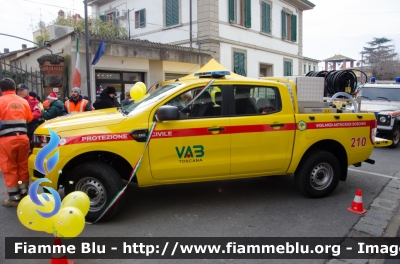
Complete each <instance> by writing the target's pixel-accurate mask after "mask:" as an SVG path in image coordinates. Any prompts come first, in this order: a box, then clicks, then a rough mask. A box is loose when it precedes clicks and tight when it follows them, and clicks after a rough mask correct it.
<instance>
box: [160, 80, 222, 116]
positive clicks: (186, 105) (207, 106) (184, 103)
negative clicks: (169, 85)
mask: <svg viewBox="0 0 400 264" xmlns="http://www.w3.org/2000/svg"><path fill="white" fill-rule="evenodd" d="M202 89H203V88H202V87H201V88H196V89H193V90H190V91H187V92H184V93H182V94H180V95H178V96H176V97H175V98H174V99H172V100H171V101H169V102H168V103H166V105H172V106H176V107H177V108H178V110H179V115H180V119H189V118H202V117H218V116H221V115H222V105H223V102H222V89H221V87H218V86H211V87H209V88H207V89H206V90H205V91H203V92H201V90H202ZM200 92H201V94H199V93H200Z"/></svg>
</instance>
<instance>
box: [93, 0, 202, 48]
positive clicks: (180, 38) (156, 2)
mask: <svg viewBox="0 0 400 264" xmlns="http://www.w3.org/2000/svg"><path fill="white" fill-rule="evenodd" d="M110 6H111V8H110ZM155 7H157V8H155ZM92 9H93V12H94V13H96V15H97V16H98V15H99V14H100V13H103V12H107V10H114V9H119V10H123V9H125V10H128V9H129V10H130V11H129V20H128V17H126V18H125V19H124V20H119V23H120V24H121V25H123V26H125V27H126V29H127V31H128V32H129V29H130V36H131V38H132V39H133V38H140V39H143V40H148V41H151V42H161V43H177V42H179V43H181V42H183V43H189V38H190V33H189V32H190V26H189V22H190V14H189V1H187V0H181V1H180V11H181V12H180V23H181V24H179V25H178V26H173V27H169V28H167V27H166V26H165V22H164V21H165V17H164V0H147V1H141V0H131V1H128V2H127V1H124V0H116V1H111V2H110V3H107V4H105V5H102V6H92ZM132 9H133V10H132ZM141 9H146V26H145V27H144V28H137V29H135V12H136V11H139V10H141ZM93 15H95V14H93ZM192 21H193V22H194V23H193V24H192V32H193V35H192V36H193V40H194V41H195V39H196V37H197V24H196V21H197V0H192Z"/></svg>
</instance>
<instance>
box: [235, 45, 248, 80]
mask: <svg viewBox="0 0 400 264" xmlns="http://www.w3.org/2000/svg"><path fill="white" fill-rule="evenodd" d="M233 71H234V73H237V74H240V75H242V76H246V63H245V56H244V53H243V52H237V51H234V52H233Z"/></svg>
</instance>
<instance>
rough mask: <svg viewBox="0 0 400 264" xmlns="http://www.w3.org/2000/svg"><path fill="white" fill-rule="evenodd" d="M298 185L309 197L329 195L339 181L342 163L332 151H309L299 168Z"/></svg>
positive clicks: (296, 180)
mask: <svg viewBox="0 0 400 264" xmlns="http://www.w3.org/2000/svg"><path fill="white" fill-rule="evenodd" d="M294 179H295V183H296V187H297V188H298V189H299V190H300V191H301V192H302V193H303V194H304V195H305V196H307V197H310V198H320V197H325V196H327V195H329V194H330V193H331V192H333V190H335V188H336V186H337V185H338V183H339V179H340V163H339V161H338V159H337V158H336V157H335V156H334V155H333V154H331V153H329V152H326V151H322V150H317V151H312V152H310V153H308V154H307V155H306V156H305V157H304V158H303V160H302V162H301V164H300V166H299V168H297V170H296V172H295V174H294Z"/></svg>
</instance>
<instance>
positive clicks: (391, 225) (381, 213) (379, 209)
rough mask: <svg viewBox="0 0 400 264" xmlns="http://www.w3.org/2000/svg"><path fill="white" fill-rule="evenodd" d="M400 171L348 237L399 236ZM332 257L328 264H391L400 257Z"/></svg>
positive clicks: (399, 261)
mask: <svg viewBox="0 0 400 264" xmlns="http://www.w3.org/2000/svg"><path fill="white" fill-rule="evenodd" d="M399 228H400V171H399V172H398V173H397V174H396V175H395V176H394V178H393V179H391V180H390V181H389V182H388V184H387V185H386V186H385V187H384V188H383V190H382V191H381V193H380V194H379V195H378V196H377V197H376V198H375V199H374V200H373V201H372V203H371V205H370V207H369V209H368V212H366V213H365V214H364V215H363V216H361V218H360V219H359V220H358V222H357V223H356V224H355V225H354V227H353V228H352V230H351V231H350V233H349V235H348V237H399V234H400V229H399ZM392 261H393V260H384V259H373V258H370V259H347V260H343V259H330V260H328V261H327V262H326V264H391V263H400V260H399V259H395V260H394V261H395V262H392Z"/></svg>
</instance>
